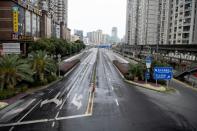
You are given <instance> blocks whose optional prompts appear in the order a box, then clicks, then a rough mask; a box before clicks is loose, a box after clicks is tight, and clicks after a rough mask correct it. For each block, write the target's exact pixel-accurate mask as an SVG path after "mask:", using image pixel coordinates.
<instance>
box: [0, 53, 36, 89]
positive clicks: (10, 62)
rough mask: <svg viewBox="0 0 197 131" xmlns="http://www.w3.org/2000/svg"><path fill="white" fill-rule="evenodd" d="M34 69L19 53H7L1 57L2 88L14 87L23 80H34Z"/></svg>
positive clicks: (0, 77)
mask: <svg viewBox="0 0 197 131" xmlns="http://www.w3.org/2000/svg"><path fill="white" fill-rule="evenodd" d="M32 75H33V71H32V70H31V66H30V65H29V64H28V61H27V60H24V59H21V58H20V57H19V56H17V55H5V56H3V57H1V58H0V83H1V90H3V89H4V88H5V87H6V88H14V87H15V86H16V84H17V82H20V81H22V80H24V81H28V82H33V79H32Z"/></svg>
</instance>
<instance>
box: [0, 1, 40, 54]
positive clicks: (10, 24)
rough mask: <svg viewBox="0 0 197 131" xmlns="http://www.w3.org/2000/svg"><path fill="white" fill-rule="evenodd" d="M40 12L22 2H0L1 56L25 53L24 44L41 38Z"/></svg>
mask: <svg viewBox="0 0 197 131" xmlns="http://www.w3.org/2000/svg"><path fill="white" fill-rule="evenodd" d="M41 17H42V12H41V11H40V10H39V9H38V8H37V7H36V6H34V4H32V3H28V2H24V1H22V0H16V1H15V0H1V1H0V50H1V54H9V53H15V54H20V53H26V52H25V51H26V46H27V45H26V43H28V42H30V41H33V40H37V39H38V38H40V37H41V29H40V21H41Z"/></svg>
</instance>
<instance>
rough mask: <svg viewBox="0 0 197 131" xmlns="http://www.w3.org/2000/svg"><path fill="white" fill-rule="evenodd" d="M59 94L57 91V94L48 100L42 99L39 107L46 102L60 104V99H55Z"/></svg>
mask: <svg viewBox="0 0 197 131" xmlns="http://www.w3.org/2000/svg"><path fill="white" fill-rule="evenodd" d="M59 95H60V92H58V94H57V95H56V96H55V97H54V98H53V99H50V100H48V99H46V100H44V101H42V102H41V104H40V107H42V106H43V105H45V104H48V103H55V104H56V107H58V106H60V105H61V104H62V99H60V100H59V99H57V98H58V96H59Z"/></svg>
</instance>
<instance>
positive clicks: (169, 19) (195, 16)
mask: <svg viewBox="0 0 197 131" xmlns="http://www.w3.org/2000/svg"><path fill="white" fill-rule="evenodd" d="M162 5H163V6H164V5H166V10H165V14H162V15H161V16H162V17H163V18H164V19H165V20H166V25H165V24H164V25H163V24H162V26H161V27H162V28H164V31H165V32H164V33H163V32H161V36H160V37H161V39H160V44H169V45H173V44H178V45H179V44H197V37H196V36H197V1H196V0H174V1H167V0H162ZM162 33H163V34H162ZM163 39H164V41H163Z"/></svg>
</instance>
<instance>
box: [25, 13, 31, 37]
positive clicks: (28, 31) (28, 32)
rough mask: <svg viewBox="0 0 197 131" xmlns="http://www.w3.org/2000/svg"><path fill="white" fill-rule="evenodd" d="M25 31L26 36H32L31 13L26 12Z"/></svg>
mask: <svg viewBox="0 0 197 131" xmlns="http://www.w3.org/2000/svg"><path fill="white" fill-rule="evenodd" d="M25 31H26V35H31V13H30V12H29V11H27V10H26V11H25Z"/></svg>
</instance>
